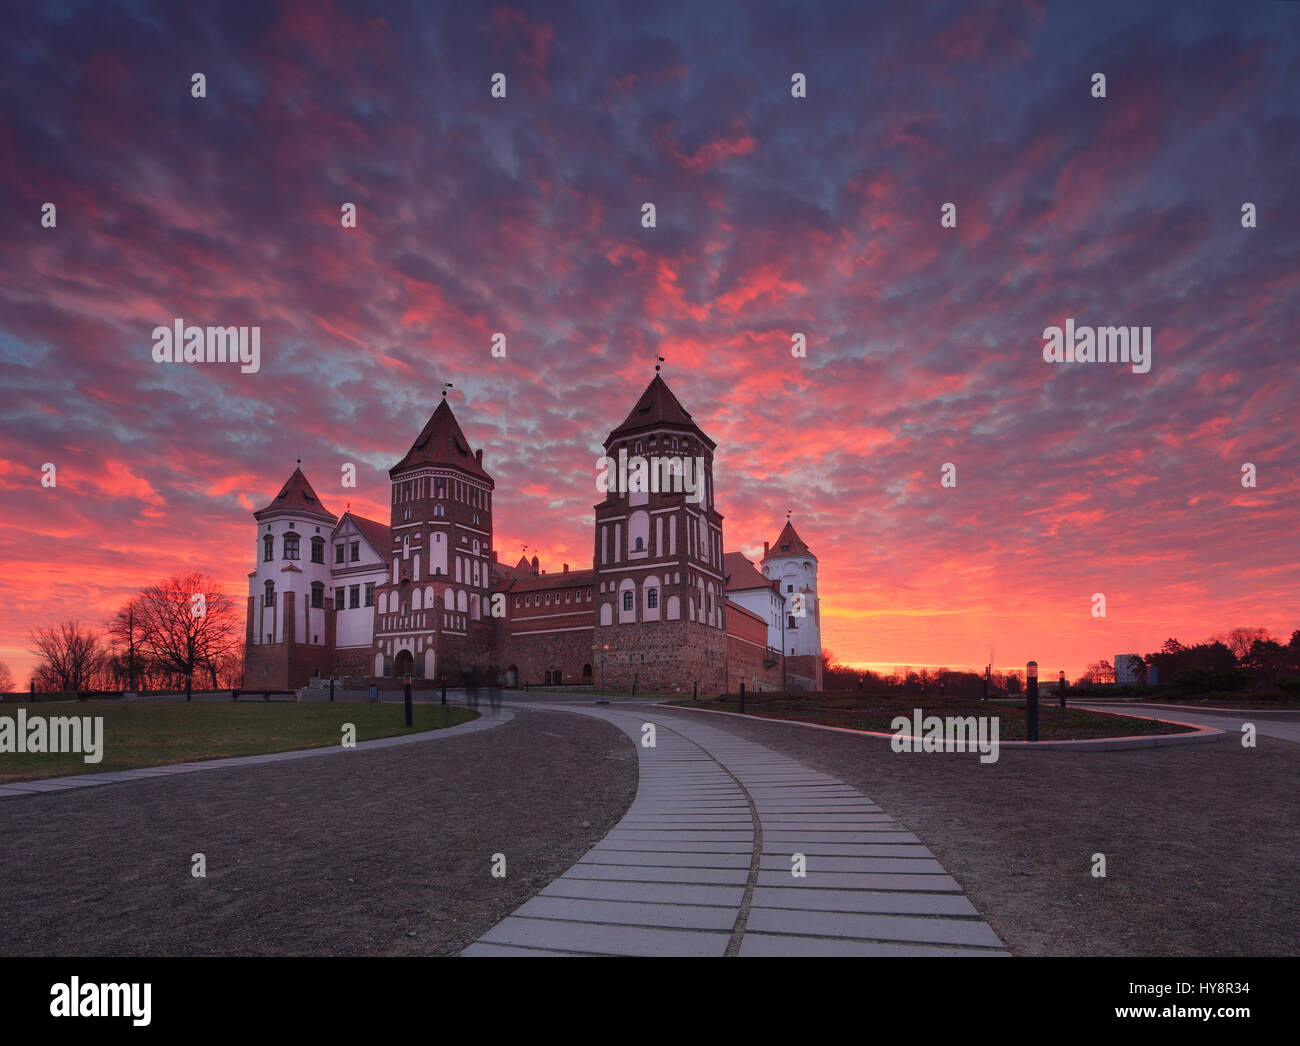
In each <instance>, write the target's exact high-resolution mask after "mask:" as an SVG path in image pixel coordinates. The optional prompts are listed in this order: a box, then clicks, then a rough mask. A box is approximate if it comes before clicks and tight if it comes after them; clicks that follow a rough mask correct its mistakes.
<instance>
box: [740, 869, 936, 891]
mask: <svg viewBox="0 0 1300 1046" xmlns="http://www.w3.org/2000/svg"><path fill="white" fill-rule="evenodd" d="M792 881H793V879H792V878H791V876H790V869H789V868H788V867H787V868H784V869H782V870H781V871H779V872H778V871H760V872H759V873H758V885H759V886H789V885H790V883H791V882H792ZM799 882H800V885H801V886H807V887H810V888H814V889H826V890H942V891H948V892H951V893H960V892H961V887H960V886H958V885H957V880H956V879H954V878H952V876H950V875H890V874H887V873H880V874H873V873H869V872H818V871H816V870H814V871H810V872H809V873H808V878H806V879H801V880H800V881H799Z"/></svg>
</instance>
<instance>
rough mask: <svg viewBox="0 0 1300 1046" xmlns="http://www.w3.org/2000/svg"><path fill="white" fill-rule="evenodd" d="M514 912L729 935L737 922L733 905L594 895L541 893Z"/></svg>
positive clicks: (554, 917)
mask: <svg viewBox="0 0 1300 1046" xmlns="http://www.w3.org/2000/svg"><path fill="white" fill-rule="evenodd" d="M515 914H516V915H518V916H523V917H527V918H532V919H566V920H568V921H570V922H588V923H610V924H612V925H624V926H658V927H670V928H677V929H682V930H723V931H726V933H727V934H728V935H729V934H730V933H731V927H732V925H733V924H734V923H735V921H736V911H735V909H734V908H730V907H727V908H715V907H705V906H703V905H697V904H647V903H645V902H641V901H599V900H593V899H591V898H582V899H576V898H569V897H543V896H540V895H539V896H537V897H534V898H533V899H532V900H531V901H528V902H527V903H526V904H524V905H523V906H522V907H520V908H519V910H518V911H516V912H515Z"/></svg>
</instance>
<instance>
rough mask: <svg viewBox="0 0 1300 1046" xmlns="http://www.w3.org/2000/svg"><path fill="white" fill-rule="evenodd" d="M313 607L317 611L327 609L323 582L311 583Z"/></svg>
mask: <svg viewBox="0 0 1300 1046" xmlns="http://www.w3.org/2000/svg"><path fill="white" fill-rule="evenodd" d="M311 605H312V606H313V607H315V608H316V609H317V610H323V609H324V608H325V583H324V582H323V581H313V582H312V583H311Z"/></svg>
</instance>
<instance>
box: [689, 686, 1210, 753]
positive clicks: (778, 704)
mask: <svg viewBox="0 0 1300 1046" xmlns="http://www.w3.org/2000/svg"><path fill="white" fill-rule="evenodd" d="M669 704H673V705H682V706H685V707H687V708H711V709H716V710H719V711H723V712H738V711H739V710H740V700H739V698H738V697H737V696H736V695H734V694H728V695H726V696H725V697H716V698H701V699H700V700H698V701H692V700H691V699H690V698H689V697H688V698H686V699H685V700H684V701H682V700H678V701H670V702H669ZM916 708H919V709H921V714H922V716H928V715H937V716H970V715H973V716H984V715H989V716H997V717H998V740H999V741H1024V740H1026V737H1025V722H1026V720H1025V706H1024V702H1023V700H1021V702H1020V703H1019V704H1012V703H1007V702H1003V701H999V702H993V701H990V702H988V703H987V704H985V703H983V702H981V701H972V700H970V699H968V698H956V697H935V696H929V697H922V696H920V695H916V694H908V695H901V696H899V695H894V694H891V695H888V696H882V695H878V694H855V693H848V694H798V695H791V694H780V693H759V694H746V695H745V714H746V715H752V716H758V717H760V718H764V719H791V720H795V721H797V722H802V723H819V724H821V725H823V726H841V727H847V728H848V729H850V730H872V731H875V732H877V733H893V732H894V728H893V726H892V721H893V719H894V717H895V716H906V717H907V719H908V720H909V722H910V721H911V718H912V713H913V709H916ZM1189 729H1190V728H1188V727H1181V726H1171V725H1169V724H1166V723H1153V722H1151V721H1150V720H1144V719H1131V718H1125V717H1122V716H1117V715H1111V714H1109V713H1106V712H1085V711H1083V710H1081V709H1074V708H1066V709H1065V710H1064V711H1062V710H1061V708H1060V707H1059V706H1058V705H1057V703H1056V699H1055V696H1053V697H1052V698H1051V699H1050V700H1047V699H1043V698H1041V697H1040V698H1039V701H1038V739H1039V740H1040V741H1078V740H1083V739H1086V738H1095V737H1132V736H1135V735H1144V734H1181V733H1186V732H1188V730H1189Z"/></svg>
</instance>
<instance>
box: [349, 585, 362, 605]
mask: <svg viewBox="0 0 1300 1046" xmlns="http://www.w3.org/2000/svg"><path fill="white" fill-rule="evenodd" d="M359 606H361V586H360V585H353V586H352V587H351V588H349V589H348V609H349V610H355V609H356V608H357V607H359Z"/></svg>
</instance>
